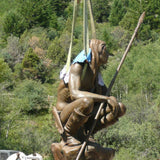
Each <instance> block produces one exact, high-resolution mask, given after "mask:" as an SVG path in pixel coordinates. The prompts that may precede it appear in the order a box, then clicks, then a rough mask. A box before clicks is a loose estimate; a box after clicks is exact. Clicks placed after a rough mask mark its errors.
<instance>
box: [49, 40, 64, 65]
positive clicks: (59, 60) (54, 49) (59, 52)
mask: <svg viewBox="0 0 160 160" xmlns="http://www.w3.org/2000/svg"><path fill="white" fill-rule="evenodd" d="M63 47H64V46H62V44H61V43H60V40H59V39H58V38H55V40H53V42H52V44H51V45H50V46H49V48H48V53H47V55H48V57H49V58H50V59H52V61H53V63H54V64H55V65H57V66H60V65H64V64H65V63H66V60H67V55H66V51H65V49H64V48H63Z"/></svg>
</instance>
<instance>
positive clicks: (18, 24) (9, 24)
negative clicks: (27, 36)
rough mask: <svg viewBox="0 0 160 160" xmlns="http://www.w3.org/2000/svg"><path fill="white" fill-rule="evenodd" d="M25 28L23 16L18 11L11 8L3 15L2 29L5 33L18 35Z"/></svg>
mask: <svg viewBox="0 0 160 160" xmlns="http://www.w3.org/2000/svg"><path fill="white" fill-rule="evenodd" d="M26 28H27V24H26V21H25V19H24V17H23V16H22V15H21V14H19V13H18V12H16V11H14V10H11V11H9V12H7V13H6V14H5V15H4V18H3V30H4V32H5V33H6V34H7V35H11V34H13V35H14V36H18V37H19V36H20V35H21V34H22V33H23V32H24V31H25V29H26Z"/></svg>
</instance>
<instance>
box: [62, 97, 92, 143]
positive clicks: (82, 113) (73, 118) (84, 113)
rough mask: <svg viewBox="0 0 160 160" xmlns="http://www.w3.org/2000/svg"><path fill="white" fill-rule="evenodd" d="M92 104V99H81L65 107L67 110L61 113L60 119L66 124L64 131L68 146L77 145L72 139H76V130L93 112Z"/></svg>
mask: <svg viewBox="0 0 160 160" xmlns="http://www.w3.org/2000/svg"><path fill="white" fill-rule="evenodd" d="M93 104H94V101H93V99H91V98H81V99H79V100H77V101H75V102H73V103H72V104H70V106H67V107H66V108H67V109H66V108H65V110H63V111H62V113H61V119H62V121H63V122H66V124H65V126H64V129H65V132H66V135H67V137H66V138H67V139H66V141H67V143H68V144H71V145H75V144H76V143H78V142H76V141H75V139H74V138H77V132H78V130H79V129H80V127H82V126H83V124H84V123H85V122H86V121H87V120H88V118H89V115H90V114H91V112H92V110H93ZM68 111H69V112H68ZM66 112H67V113H66ZM67 114H68V115H67ZM68 116H69V118H68ZM66 118H68V119H66ZM73 137H74V138H73Z"/></svg>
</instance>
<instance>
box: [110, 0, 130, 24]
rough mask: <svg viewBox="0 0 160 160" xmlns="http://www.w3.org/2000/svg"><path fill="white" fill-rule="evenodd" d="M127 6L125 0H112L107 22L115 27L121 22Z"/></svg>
mask: <svg viewBox="0 0 160 160" xmlns="http://www.w3.org/2000/svg"><path fill="white" fill-rule="evenodd" d="M127 5H128V1H127V0H114V1H113V4H112V6H111V13H110V16H109V22H110V23H111V24H112V25H114V26H116V25H118V24H119V22H120V21H121V20H122V18H123V16H124V15H125V13H126V7H127Z"/></svg>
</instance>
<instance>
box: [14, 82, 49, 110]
mask: <svg viewBox="0 0 160 160" xmlns="http://www.w3.org/2000/svg"><path fill="white" fill-rule="evenodd" d="M14 94H15V96H16V97H17V98H19V99H20V100H22V101H23V102H24V108H22V110H23V111H27V112H29V111H36V110H41V109H43V108H48V102H47V95H48V94H47V91H46V89H45V87H44V86H43V85H42V84H41V83H40V82H36V81H33V80H24V81H23V82H22V83H21V84H20V85H18V86H17V87H16V88H15V89H14Z"/></svg>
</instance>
